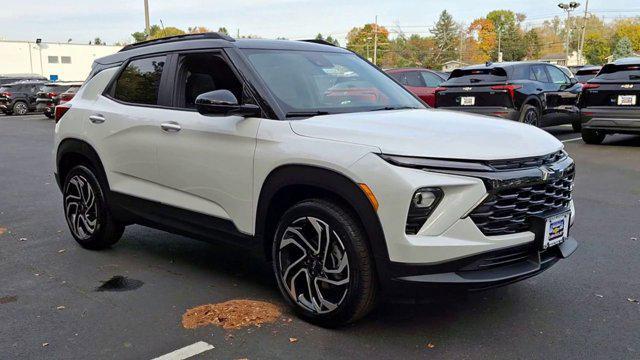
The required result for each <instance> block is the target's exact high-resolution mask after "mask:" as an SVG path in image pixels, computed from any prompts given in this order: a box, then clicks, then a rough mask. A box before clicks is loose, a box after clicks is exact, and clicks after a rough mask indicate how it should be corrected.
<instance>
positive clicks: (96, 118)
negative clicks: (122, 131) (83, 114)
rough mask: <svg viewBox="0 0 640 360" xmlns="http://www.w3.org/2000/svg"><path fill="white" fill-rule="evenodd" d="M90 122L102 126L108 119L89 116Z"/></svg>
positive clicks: (100, 116) (96, 115) (98, 115)
mask: <svg viewBox="0 0 640 360" xmlns="http://www.w3.org/2000/svg"><path fill="white" fill-rule="evenodd" d="M89 120H90V121H91V122H92V123H94V124H102V123H103V122H104V121H105V120H106V119H105V118H104V116H102V115H100V114H95V115H91V116H89Z"/></svg>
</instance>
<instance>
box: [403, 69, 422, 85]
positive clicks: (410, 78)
mask: <svg viewBox="0 0 640 360" xmlns="http://www.w3.org/2000/svg"><path fill="white" fill-rule="evenodd" d="M405 75H406V77H407V85H408V86H415V87H424V86H425V85H424V81H423V80H422V76H420V73H419V72H417V71H409V72H407V73H405Z"/></svg>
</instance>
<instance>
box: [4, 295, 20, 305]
mask: <svg viewBox="0 0 640 360" xmlns="http://www.w3.org/2000/svg"><path fill="white" fill-rule="evenodd" d="M16 301H18V297H17V296H3V297H0V304H8V303H12V302H16Z"/></svg>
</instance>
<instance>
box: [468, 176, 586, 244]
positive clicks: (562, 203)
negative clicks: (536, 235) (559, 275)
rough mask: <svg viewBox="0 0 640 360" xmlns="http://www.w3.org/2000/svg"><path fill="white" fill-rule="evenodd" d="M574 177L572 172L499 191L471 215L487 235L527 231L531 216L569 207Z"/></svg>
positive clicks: (492, 194) (529, 227) (529, 226)
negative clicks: (545, 180)
mask: <svg viewBox="0 0 640 360" xmlns="http://www.w3.org/2000/svg"><path fill="white" fill-rule="evenodd" d="M574 176H575V175H574V172H571V173H567V174H564V175H563V176H562V177H560V178H556V179H553V180H549V181H547V182H544V183H538V184H533V185H525V186H519V187H513V188H507V189H499V190H496V191H495V192H493V193H491V194H490V195H489V196H488V197H487V199H486V200H485V201H484V202H483V203H482V204H480V205H479V206H478V207H477V208H476V209H475V210H473V212H471V214H469V216H470V217H471V219H472V220H473V222H474V223H475V224H476V226H478V228H479V229H480V231H482V233H483V234H485V235H487V236H489V235H506V234H514V233H518V232H523V231H528V230H530V229H531V223H530V221H529V217H531V216H535V215H545V214H548V213H551V212H553V211H554V210H558V209H562V208H567V207H568V206H569V203H570V201H571V189H572V184H573V179H574Z"/></svg>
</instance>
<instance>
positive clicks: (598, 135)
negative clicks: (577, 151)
mask: <svg viewBox="0 0 640 360" xmlns="http://www.w3.org/2000/svg"><path fill="white" fill-rule="evenodd" d="M606 136H607V135H606V134H604V133H602V132H600V131H597V130H589V129H582V140H584V142H586V143H587V144H594V145H598V144H602V141H604V138H605V137H606Z"/></svg>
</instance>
